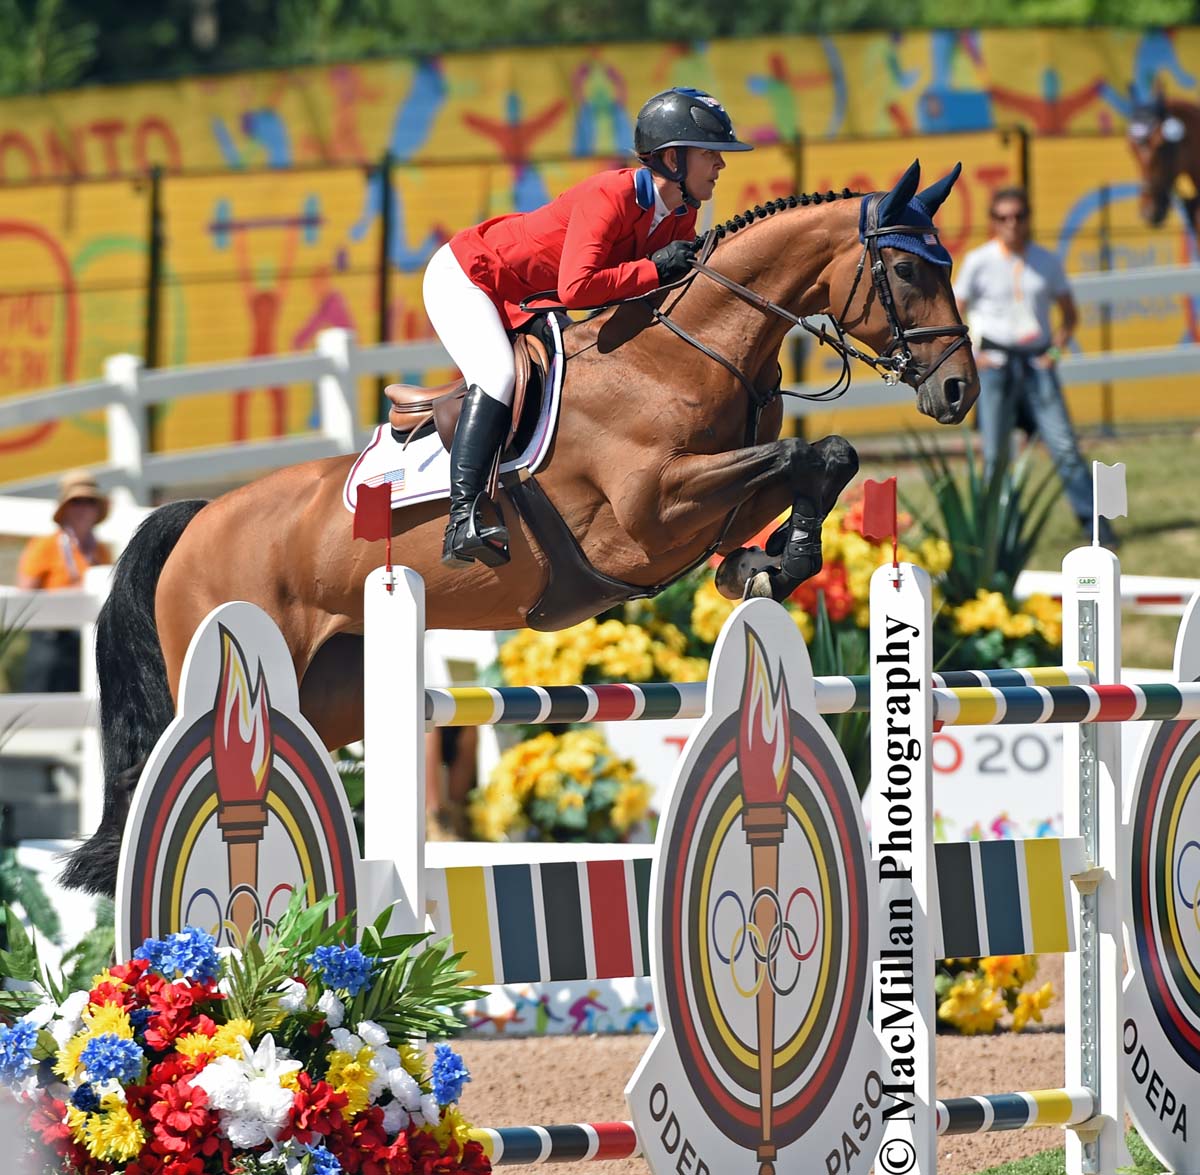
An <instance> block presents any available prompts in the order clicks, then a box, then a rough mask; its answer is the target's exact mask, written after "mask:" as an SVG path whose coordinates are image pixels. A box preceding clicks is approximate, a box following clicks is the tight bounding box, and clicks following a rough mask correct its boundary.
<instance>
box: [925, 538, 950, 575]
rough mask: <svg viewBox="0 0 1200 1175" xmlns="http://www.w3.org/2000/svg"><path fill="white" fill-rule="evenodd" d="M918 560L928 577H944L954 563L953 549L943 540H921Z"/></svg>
mask: <svg viewBox="0 0 1200 1175" xmlns="http://www.w3.org/2000/svg"><path fill="white" fill-rule="evenodd" d="M920 558H921V563H922V565H923V566H924V568H925V570H926V571H928V572H929V574H930V575H944V574H945V573H946V572H947V571H949V570H950V564H951V563H953V562H954V548H953V547H951V546H950V544H949V543H948V542H946V540H945V539H939V538H933V537H930V538H927V539H922V540H921V556H920Z"/></svg>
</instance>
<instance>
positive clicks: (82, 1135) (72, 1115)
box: [67, 1105, 90, 1146]
mask: <svg viewBox="0 0 1200 1175" xmlns="http://www.w3.org/2000/svg"><path fill="white" fill-rule="evenodd" d="M89 1116H90V1115H88V1114H85V1113H84V1112H83V1110H79V1109H76V1108H75V1107H74V1106H71V1105H68V1106H67V1127H68V1128H69V1129H70V1131H71V1137H72V1138H73V1139H74V1140H75V1141H76V1142H78V1143H81V1144H82V1145H84V1146H86V1145H87V1129H88V1118H89Z"/></svg>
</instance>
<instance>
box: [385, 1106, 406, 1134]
mask: <svg viewBox="0 0 1200 1175" xmlns="http://www.w3.org/2000/svg"><path fill="white" fill-rule="evenodd" d="M411 1123H412V1115H411V1114H410V1113H409V1112H408V1111H407V1110H406V1109H405V1108H404V1107H403V1106H402V1105H401V1104H400V1103H399V1102H388V1104H387V1105H386V1106H384V1107H383V1129H384V1130H385V1131H386V1132H387V1135H388V1137H389V1138H390V1137H391V1136H392V1135H393V1134H399V1133H400V1131H401V1130H407V1129H408V1127H409V1125H410V1124H411Z"/></svg>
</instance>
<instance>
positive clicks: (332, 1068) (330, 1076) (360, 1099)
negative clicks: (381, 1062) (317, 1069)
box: [325, 1046, 375, 1118]
mask: <svg viewBox="0 0 1200 1175" xmlns="http://www.w3.org/2000/svg"><path fill="white" fill-rule="evenodd" d="M374 1056H375V1050H374V1049H370V1048H367V1047H365V1046H364V1047H363V1048H361V1049H359V1050H358V1053H357V1054H356V1055H355V1056H351V1055H350V1054H349V1053H347V1052H343V1051H342V1050H341V1049H334V1050H333V1052H331V1053H330V1054H329V1068H328V1070H327V1072H326V1074H325V1080H326V1081H327V1082H329V1084H330V1085H331V1086H332V1087H333V1088H334V1089H335V1090H336V1091H337V1092H338V1093H344V1094H345V1095H346V1098H347V1101H346V1109H345V1115H346V1117H348V1118H352V1117H353V1116H354V1115H355V1114H358V1113H361V1112H362V1111H363V1110H365V1109H366V1108H367V1104H368V1102H369V1101H370V1100H371V1099H370V1094H369V1092H368V1091H369V1089H370V1087H371V1082H372V1081H374V1079H375V1070H374V1069H372V1068H371V1061H372V1059H373V1058H374Z"/></svg>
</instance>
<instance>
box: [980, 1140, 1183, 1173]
mask: <svg viewBox="0 0 1200 1175" xmlns="http://www.w3.org/2000/svg"><path fill="white" fill-rule="evenodd" d="M1125 1142H1126V1143H1127V1144H1128V1146H1129V1153H1130V1155H1131V1156H1132V1157H1133V1166H1132V1167H1124V1168H1121V1169H1122V1170H1123V1171H1126V1172H1130V1173H1131V1175H1156V1173H1157V1172H1159V1171H1161V1170H1162V1163H1160V1162H1159V1161H1158V1160H1157V1159H1156V1158H1155V1157H1154V1156H1153V1155H1152V1154H1151V1153H1150V1151H1149V1150H1148V1149H1147V1147H1146V1144H1145V1143H1144V1142H1142V1140H1141V1137H1140V1136H1139V1135H1138V1132H1137V1131H1136V1130H1130V1131H1129V1133H1128V1134H1126V1135H1125ZM1066 1169H1067V1168H1066V1150H1065V1149H1064V1148H1063V1147H1061V1146H1059V1147H1055V1148H1054V1149H1053V1150H1048V1151H1042V1152H1041V1153H1040V1154H1036V1155H1030V1156H1029V1158H1027V1159H1018V1160H1017V1161H1016V1162H1015V1163H1002V1164H1001V1165H1000V1166H999V1167H989V1168H988V1169H987V1170H986V1171H982V1172H980V1175H1063V1173H1064V1172H1065V1171H1066Z"/></svg>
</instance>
